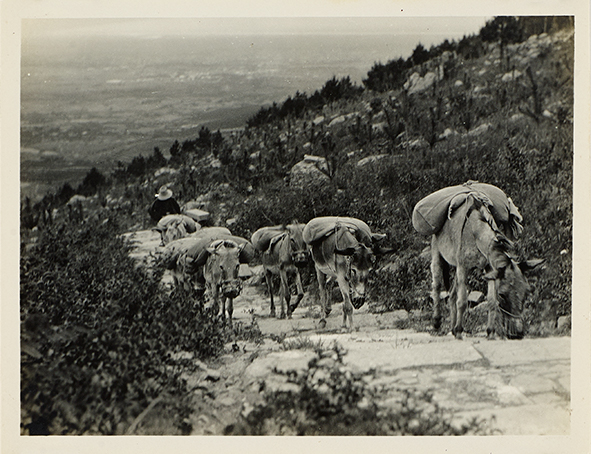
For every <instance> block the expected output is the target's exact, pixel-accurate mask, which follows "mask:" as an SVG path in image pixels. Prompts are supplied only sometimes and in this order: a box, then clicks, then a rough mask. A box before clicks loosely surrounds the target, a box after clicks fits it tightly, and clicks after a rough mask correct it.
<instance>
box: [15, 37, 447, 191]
mask: <svg viewBox="0 0 591 454" xmlns="http://www.w3.org/2000/svg"><path fill="white" fill-rule="evenodd" d="M443 38H444V37H443V36H442V37H438V36H429V37H428V39H429V40H432V41H433V42H440V41H441V40H442V39H443ZM122 39H124V38H120V37H119V38H115V37H110V36H81V37H79V39H75V40H73V39H71V38H70V39H66V38H63V37H53V38H51V39H39V38H37V39H32V38H31V39H27V37H26V36H25V38H24V39H23V46H22V67H21V69H22V73H21V150H22V152H21V183H22V184H21V189H22V195H23V196H25V195H28V196H29V197H34V198H36V197H39V196H42V195H43V194H44V193H45V192H46V191H47V190H55V188H59V187H61V186H62V185H63V184H64V183H65V182H70V183H71V184H72V185H73V186H76V185H77V184H79V182H80V181H81V180H82V178H83V177H84V175H85V174H86V172H87V171H88V170H89V169H90V167H92V166H96V167H97V168H99V169H101V170H105V171H108V170H109V169H111V168H113V166H114V165H116V163H117V161H124V162H125V161H130V160H131V159H132V158H133V157H134V156H137V155H138V154H144V155H147V154H151V153H152V151H153V149H154V147H156V146H157V147H159V148H160V149H161V150H162V151H163V152H166V151H167V150H168V149H169V148H170V145H171V144H172V142H173V141H174V140H179V141H181V142H182V141H184V140H187V139H194V138H195V137H197V135H198V133H199V129H200V128H201V127H203V126H207V127H208V128H209V129H211V130H217V129H218V128H235V127H241V126H244V125H245V123H246V120H247V119H248V118H249V117H251V116H252V115H253V114H254V113H256V112H257V111H258V109H259V108H260V107H261V106H263V105H269V104H271V103H272V102H278V103H279V102H282V101H283V100H284V99H285V98H286V97H287V96H290V95H294V94H295V93H296V92H297V91H300V92H306V93H308V94H311V93H312V92H313V91H314V90H317V89H320V88H322V86H323V84H324V83H325V82H326V81H327V80H329V79H330V78H332V77H333V76H337V77H345V76H350V77H351V79H352V80H353V81H355V82H356V83H359V84H361V80H362V78H363V77H365V76H366V75H367V71H369V69H371V66H372V64H373V63H375V62H377V61H383V62H385V61H387V60H388V59H391V58H396V57H398V56H400V55H401V54H407V53H409V52H410V51H411V50H412V48H413V47H414V46H415V45H416V43H417V42H418V41H420V40H422V41H424V40H425V37H424V36H421V35H405V36H395V35H388V36H380V35H353V36H347V37H343V36H334V35H332V36H325V35H318V36H316V35H312V36H299V35H293V36H292V35H277V36H240V37H239V36H230V35H228V36H216V37H211V36H209V37H195V36H193V37H189V38H187V37H166V38H162V39H152V40H149V39H140V38H129V37H127V38H125V41H121V40H122ZM425 44H426V41H425ZM25 149H35V150H38V151H39V153H38V154H35V153H31V152H26V151H25ZM52 153H53V154H54V155H53V156H52V155H51V154H52ZM58 157H59V158H61V159H58Z"/></svg>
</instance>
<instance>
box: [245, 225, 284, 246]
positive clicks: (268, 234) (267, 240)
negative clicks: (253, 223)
mask: <svg viewBox="0 0 591 454" xmlns="http://www.w3.org/2000/svg"><path fill="white" fill-rule="evenodd" d="M286 233H287V229H286V228H285V226H283V225H274V226H270V227H261V228H260V229H258V230H257V231H256V232H254V233H253V234H252V237H251V238H250V242H251V243H252V245H253V246H254V248H255V249H256V250H257V251H259V252H264V251H266V250H267V249H269V246H270V245H271V243H272V242H274V241H277V239H279V238H280V237H281V236H282V235H285V234H286Z"/></svg>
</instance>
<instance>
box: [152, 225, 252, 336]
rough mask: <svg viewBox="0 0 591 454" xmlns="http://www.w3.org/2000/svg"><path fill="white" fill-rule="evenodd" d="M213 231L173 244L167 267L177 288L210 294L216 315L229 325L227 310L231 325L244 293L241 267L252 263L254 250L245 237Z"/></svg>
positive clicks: (168, 246) (167, 250) (169, 245)
mask: <svg viewBox="0 0 591 454" xmlns="http://www.w3.org/2000/svg"><path fill="white" fill-rule="evenodd" d="M211 229H212V230H211V231H207V233H206V234H204V235H202V236H201V237H199V236H196V237H188V238H182V239H179V240H175V241H172V242H171V243H169V244H168V245H167V246H166V252H165V253H164V255H165V260H164V264H165V266H166V267H167V268H168V269H170V270H171V271H172V274H173V278H174V281H175V285H176V286H177V288H181V289H184V290H185V291H197V294H198V295H200V294H203V293H204V292H207V294H208V296H209V298H210V299H211V300H212V305H213V312H214V314H216V315H217V314H218V313H219V314H220V315H221V317H222V320H223V321H224V323H225V322H226V311H227V313H228V320H229V325H230V326H231V325H232V314H233V300H234V298H236V297H237V296H238V295H239V294H240V292H241V290H242V282H241V281H240V278H239V268H240V264H241V263H249V262H250V260H252V258H253V257H254V250H253V248H252V245H251V244H250V243H249V242H248V241H247V240H245V239H244V238H240V237H236V236H233V235H230V234H227V233H225V231H219V230H218V231H217V232H216V231H214V230H213V229H215V228H211ZM204 230H205V229H204ZM224 230H225V229H224Z"/></svg>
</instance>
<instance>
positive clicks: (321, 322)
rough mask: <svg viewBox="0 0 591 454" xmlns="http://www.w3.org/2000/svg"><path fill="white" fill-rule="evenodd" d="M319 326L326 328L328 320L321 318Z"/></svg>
mask: <svg viewBox="0 0 591 454" xmlns="http://www.w3.org/2000/svg"><path fill="white" fill-rule="evenodd" d="M318 327H319V328H320V329H324V328H326V320H324V319H322V320H320V321H319V322H318Z"/></svg>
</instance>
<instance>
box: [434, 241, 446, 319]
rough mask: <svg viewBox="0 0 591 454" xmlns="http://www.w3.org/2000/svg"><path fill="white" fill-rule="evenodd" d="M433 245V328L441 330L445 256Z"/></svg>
mask: <svg viewBox="0 0 591 454" xmlns="http://www.w3.org/2000/svg"><path fill="white" fill-rule="evenodd" d="M434 249H435V248H434V247H433V245H431V250H432V252H433V253H432V256H431V276H432V283H431V300H432V301H433V328H434V329H435V330H439V328H440V327H441V291H442V290H443V289H444V287H445V285H444V280H443V271H444V270H443V258H442V257H441V255H439V253H438V252H437V251H435V250H434Z"/></svg>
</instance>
